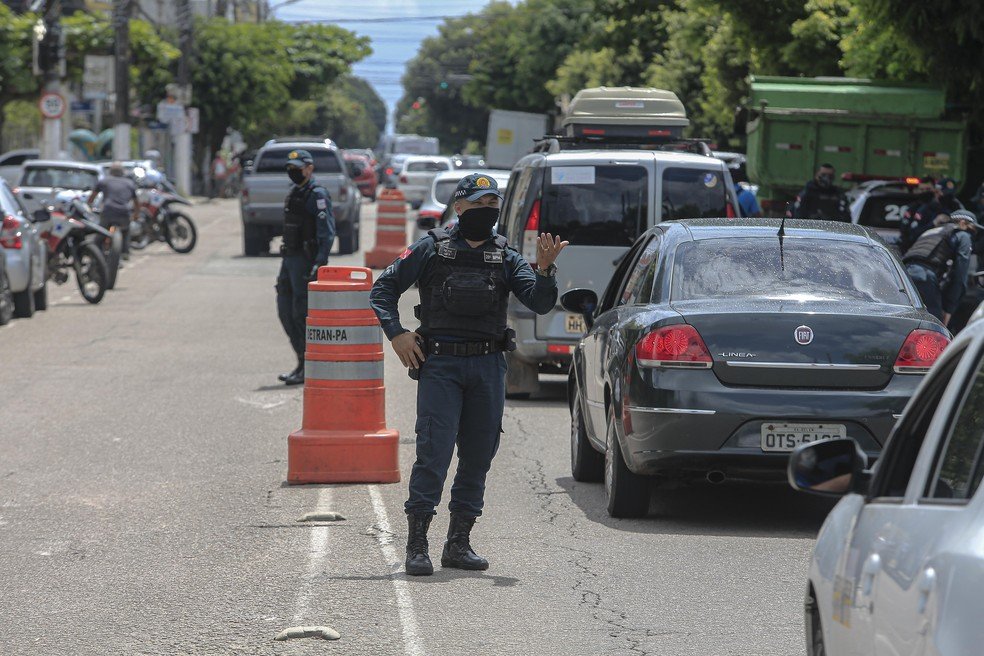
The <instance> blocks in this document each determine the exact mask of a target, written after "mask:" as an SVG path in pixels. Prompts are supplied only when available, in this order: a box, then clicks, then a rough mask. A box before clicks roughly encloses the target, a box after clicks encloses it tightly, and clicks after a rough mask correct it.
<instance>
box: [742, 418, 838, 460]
mask: <svg viewBox="0 0 984 656" xmlns="http://www.w3.org/2000/svg"><path fill="white" fill-rule="evenodd" d="M844 437H847V426H846V425H845V424H834V423H829V424H820V423H817V424H814V423H808V422H785V421H766V422H762V427H761V432H760V438H761V439H760V442H759V446H760V448H761V449H762V451H764V452H766V453H790V452H791V451H793V450H794V449H795V448H796V447H797V446H799V445H800V444H806V443H808V442H821V441H824V440H836V439H839V438H844Z"/></svg>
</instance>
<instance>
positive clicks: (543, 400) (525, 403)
mask: <svg viewBox="0 0 984 656" xmlns="http://www.w3.org/2000/svg"><path fill="white" fill-rule="evenodd" d="M558 401H559V402H561V403H564V404H565V405H566V404H567V380H566V379H561V378H559V377H558V378H557V379H555V380H551V379H546V380H541V381H540V391H539V392H537V393H536V394H534V395H533V396H531V397H530V398H528V399H507V400H506V405H507V406H513V407H516V408H540V407H550V408H555V407H557V402H558Z"/></svg>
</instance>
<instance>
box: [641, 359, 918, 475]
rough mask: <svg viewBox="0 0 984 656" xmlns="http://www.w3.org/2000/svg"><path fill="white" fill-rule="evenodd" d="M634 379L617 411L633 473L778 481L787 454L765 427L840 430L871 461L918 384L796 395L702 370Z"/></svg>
mask: <svg viewBox="0 0 984 656" xmlns="http://www.w3.org/2000/svg"><path fill="white" fill-rule="evenodd" d="M633 377H634V379H635V380H634V381H633V382H632V384H631V385H630V386H629V389H628V394H623V408H622V428H623V434H624V435H625V437H626V444H627V449H626V451H627V453H626V461H627V464H628V466H629V468H630V469H632V470H633V471H635V472H636V473H644V474H669V473H687V472H691V473H692V472H707V471H710V470H721V471H723V472H724V473H725V474H726V475H728V476H734V477H740V478H772V477H775V478H780V479H781V478H782V477H783V476H785V468H786V462H787V461H788V459H789V452H788V451H783V452H774V451H764V450H763V449H762V443H761V440H762V437H761V436H762V425H763V424H766V423H769V422H788V423H818V424H819V423H823V424H843V425H844V426H845V427H846V432H847V436H848V437H851V438H854V439H855V440H856V441H857V442H858V444H859V445H860V446H861V448H862V449H863V450H864V451H865V452H866V453H867V454H868V455H869V458H871V459H873V458H875V457H877V455H878V453H879V452H880V451H881V446H882V445H883V444H884V443H885V440H886V439H887V438H888V435H889V433H890V432H891V430H892V428H893V427H894V426H895V422H896V420H897V419H898V416H899V415H900V414H901V413H902V410H903V409H904V408H905V404H906V403H907V402H908V401H909V398H910V397H911V396H912V394H913V393H914V392H915V390H916V387H917V386H918V385H919V382H920V381H921V379H922V377H921V376H905V375H895V376H893V377H892V380H891V381H890V382H889V384H888V385H887V386H886V387H885V388H884V389H881V390H858V389H843V390H815V389H802V390H799V389H762V388H752V387H728V386H725V385H723V384H721V383H720V381H718V379H717V378H716V377H715V376H714V374H713V373H712V372H710V371H707V370H701V371H685V370H663V371H657V370H645V371H644V373H643V374H642V375H641V376H640V375H639V374H638V373H637V372H636V373H633Z"/></svg>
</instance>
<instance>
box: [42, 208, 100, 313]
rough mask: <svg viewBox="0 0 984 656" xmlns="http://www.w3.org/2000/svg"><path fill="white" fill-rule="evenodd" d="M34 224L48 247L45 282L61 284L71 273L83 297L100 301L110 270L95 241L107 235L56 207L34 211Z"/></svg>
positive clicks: (87, 221)
mask: <svg viewBox="0 0 984 656" xmlns="http://www.w3.org/2000/svg"><path fill="white" fill-rule="evenodd" d="M72 202H73V203H74V202H79V201H72ZM65 209H66V210H67V209H68V208H65ZM73 214H74V212H73ZM34 221H35V223H37V224H38V225H39V226H40V227H41V238H42V239H44V240H45V243H46V244H47V245H48V279H49V280H53V281H54V282H55V283H57V284H59V285H61V284H64V283H66V282H68V277H69V271H74V272H75V279H76V281H77V282H78V286H79V292H81V294H82V298H84V299H85V300H86V301H88V302H89V303H92V304H96V303H98V302H99V301H101V300H102V299H103V296H104V295H105V294H106V289H108V287H109V270H108V267H107V266H106V258H105V257H104V256H103V252H102V249H101V248H100V247H99V245H97V244H96V243H95V239H98V238H99V237H103V238H105V237H109V236H110V232H109V231H108V230H106V229H105V228H103V227H102V226H100V225H98V224H95V223H93V222H92V221H91V220H89V219H85V218H78V217H77V216H71V215H69V214H68V213H66V211H62V209H61V208H57V207H46V208H41V209H39V210H36V211H35V212H34ZM93 235H97V237H96V238H95V239H94V238H93Z"/></svg>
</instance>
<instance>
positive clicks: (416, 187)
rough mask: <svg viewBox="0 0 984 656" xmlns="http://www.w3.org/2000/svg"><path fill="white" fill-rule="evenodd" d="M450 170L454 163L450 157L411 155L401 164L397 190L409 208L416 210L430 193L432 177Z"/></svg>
mask: <svg viewBox="0 0 984 656" xmlns="http://www.w3.org/2000/svg"><path fill="white" fill-rule="evenodd" d="M452 169H454V163H453V162H452V161H451V158H450V157H439V156H436V155H433V156H432V155H411V156H410V157H407V159H406V161H404V162H403V170H401V171H400V176H399V177H398V178H397V188H398V189H399V190H400V191H402V192H403V196H404V197H405V198H406V199H407V202H409V203H410V207H412V208H413V209H417V208H419V207H420V206H421V205H422V204H423V202H424V198H425V197H426V196H427V193H428V192H429V191H430V188H431V183H432V182H433V181H434V176H436V175H437V174H438V173H440V172H441V171H450V170H452Z"/></svg>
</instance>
